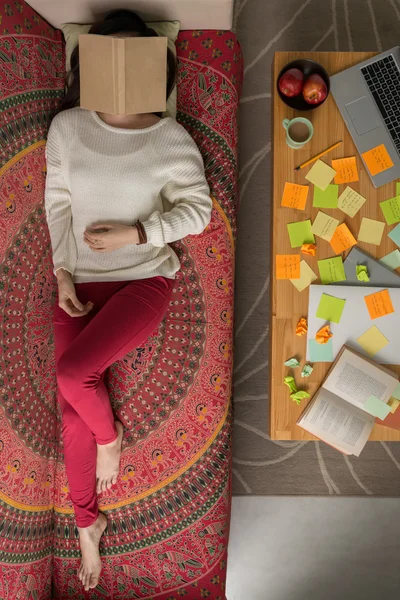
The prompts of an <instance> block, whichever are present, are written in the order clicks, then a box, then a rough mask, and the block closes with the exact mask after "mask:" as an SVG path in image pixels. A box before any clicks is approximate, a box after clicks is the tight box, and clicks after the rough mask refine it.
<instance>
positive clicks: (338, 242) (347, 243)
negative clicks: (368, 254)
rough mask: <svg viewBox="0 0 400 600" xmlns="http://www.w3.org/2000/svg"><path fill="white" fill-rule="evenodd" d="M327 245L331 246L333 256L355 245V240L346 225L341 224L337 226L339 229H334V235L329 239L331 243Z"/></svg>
mask: <svg viewBox="0 0 400 600" xmlns="http://www.w3.org/2000/svg"><path fill="white" fill-rule="evenodd" d="M329 243H330V245H331V246H332V248H333V250H334V252H335V254H340V253H341V252H344V251H345V250H347V248H351V247H352V246H355V245H356V244H357V240H356V239H355V237H354V236H353V234H352V233H351V231H350V229H349V228H348V227H347V225H346V223H342V224H341V225H339V227H336V229H335V233H334V234H333V236H332V237H331V241H330V242H329Z"/></svg>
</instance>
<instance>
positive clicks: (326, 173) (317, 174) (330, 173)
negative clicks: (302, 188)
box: [306, 160, 336, 190]
mask: <svg viewBox="0 0 400 600" xmlns="http://www.w3.org/2000/svg"><path fill="white" fill-rule="evenodd" d="M335 175H336V171H335V170H334V169H332V168H331V167H329V166H328V165H327V164H326V163H324V162H322V160H317V161H316V162H315V163H314V165H313V166H312V167H311V169H310V170H309V171H308V173H307V175H306V179H307V180H308V181H310V182H311V183H313V184H314V185H316V186H317V187H318V188H320V189H321V190H326V188H327V187H328V185H329V184H330V182H331V181H332V179H333V178H334V177H335Z"/></svg>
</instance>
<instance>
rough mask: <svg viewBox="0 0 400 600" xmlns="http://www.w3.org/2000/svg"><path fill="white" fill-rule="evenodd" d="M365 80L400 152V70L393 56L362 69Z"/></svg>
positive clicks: (399, 152)
mask: <svg viewBox="0 0 400 600" xmlns="http://www.w3.org/2000/svg"><path fill="white" fill-rule="evenodd" d="M361 73H362V74H363V76H364V79H365V82H366V84H367V85H368V87H369V89H370V90H371V93H372V95H373V97H374V100H375V102H376V105H377V107H378V109H379V111H380V113H381V115H382V117H383V119H384V121H385V124H386V127H387V129H388V131H389V133H390V135H391V136H392V139H393V143H394V145H395V146H396V149H397V152H398V154H400V71H399V68H398V66H397V64H396V63H395V61H394V59H393V56H386V57H385V58H381V59H380V60H377V61H376V62H373V63H371V64H370V65H367V66H366V67H363V68H362V69H361Z"/></svg>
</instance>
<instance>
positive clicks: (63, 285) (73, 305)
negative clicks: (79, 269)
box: [56, 269, 93, 317]
mask: <svg viewBox="0 0 400 600" xmlns="http://www.w3.org/2000/svg"><path fill="white" fill-rule="evenodd" d="M56 277H57V282H58V306H59V307H60V308H62V309H63V310H65V312H66V313H67V314H68V315H69V316H70V317H84V316H85V315H87V314H88V312H89V311H91V310H92V308H93V302H87V303H86V304H85V305H83V304H82V302H79V300H78V298H77V296H76V292H75V286H74V282H73V281H72V276H71V273H69V272H68V271H66V270H65V269H59V270H58V271H57V272H56Z"/></svg>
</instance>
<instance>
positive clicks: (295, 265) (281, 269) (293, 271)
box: [276, 254, 300, 279]
mask: <svg viewBox="0 0 400 600" xmlns="http://www.w3.org/2000/svg"><path fill="white" fill-rule="evenodd" d="M276 278H277V279H299V278H300V254H277V255H276Z"/></svg>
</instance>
